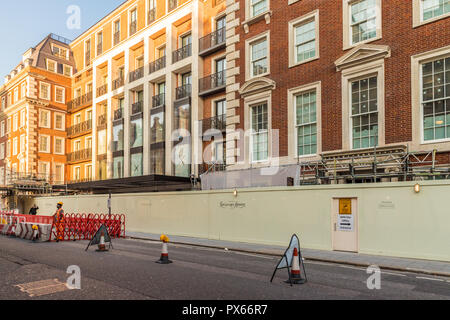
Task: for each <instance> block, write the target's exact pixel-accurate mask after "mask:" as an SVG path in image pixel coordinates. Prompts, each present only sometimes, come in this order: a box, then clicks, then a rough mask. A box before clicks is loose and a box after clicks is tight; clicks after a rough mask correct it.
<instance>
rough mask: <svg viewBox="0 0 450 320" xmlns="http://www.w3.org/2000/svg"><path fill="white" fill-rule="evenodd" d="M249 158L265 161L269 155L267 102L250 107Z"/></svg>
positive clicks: (253, 160) (255, 160)
mask: <svg viewBox="0 0 450 320" xmlns="http://www.w3.org/2000/svg"><path fill="white" fill-rule="evenodd" d="M250 110H251V115H250V116H251V128H252V134H251V144H250V145H251V155H252V156H251V159H252V162H259V161H265V160H267V159H268V157H269V140H268V113H267V103H262V104H258V105H256V106H252V107H251V109H250Z"/></svg>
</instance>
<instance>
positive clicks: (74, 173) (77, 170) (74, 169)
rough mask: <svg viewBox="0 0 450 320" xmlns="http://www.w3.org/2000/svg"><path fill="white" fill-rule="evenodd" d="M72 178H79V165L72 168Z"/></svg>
mask: <svg viewBox="0 0 450 320" xmlns="http://www.w3.org/2000/svg"><path fill="white" fill-rule="evenodd" d="M73 180H75V181H80V180H81V168H80V167H75V168H73Z"/></svg>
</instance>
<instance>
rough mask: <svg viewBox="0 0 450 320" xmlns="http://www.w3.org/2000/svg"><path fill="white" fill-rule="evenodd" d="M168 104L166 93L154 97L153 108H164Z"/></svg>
mask: <svg viewBox="0 0 450 320" xmlns="http://www.w3.org/2000/svg"><path fill="white" fill-rule="evenodd" d="M165 103H166V95H165V94H164V93H161V94H158V95H156V96H153V97H152V108H158V107H163V106H164V105H165Z"/></svg>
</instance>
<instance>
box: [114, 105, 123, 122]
mask: <svg viewBox="0 0 450 320" xmlns="http://www.w3.org/2000/svg"><path fill="white" fill-rule="evenodd" d="M122 118H123V109H122V108H119V109H117V110H114V121H116V120H120V119H122Z"/></svg>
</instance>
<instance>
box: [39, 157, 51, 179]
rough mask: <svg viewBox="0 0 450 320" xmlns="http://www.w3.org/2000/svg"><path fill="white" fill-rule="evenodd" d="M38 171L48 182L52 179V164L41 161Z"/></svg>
mask: <svg viewBox="0 0 450 320" xmlns="http://www.w3.org/2000/svg"><path fill="white" fill-rule="evenodd" d="M38 170H39V176H40V177H41V178H43V179H47V180H48V178H49V177H50V163H48V162H42V161H39V165H38Z"/></svg>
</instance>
